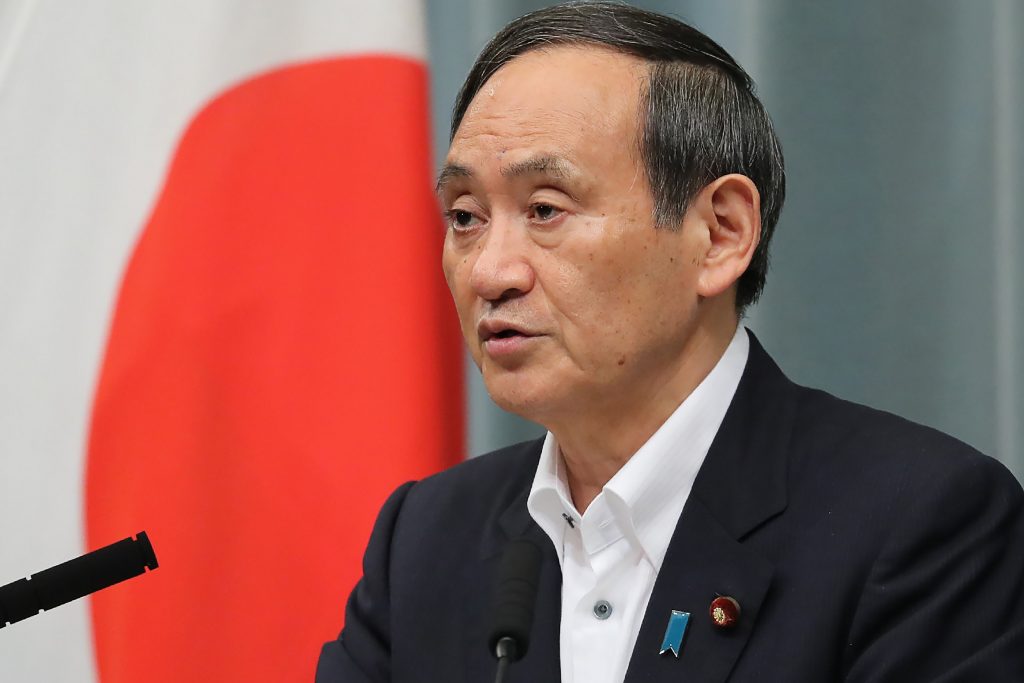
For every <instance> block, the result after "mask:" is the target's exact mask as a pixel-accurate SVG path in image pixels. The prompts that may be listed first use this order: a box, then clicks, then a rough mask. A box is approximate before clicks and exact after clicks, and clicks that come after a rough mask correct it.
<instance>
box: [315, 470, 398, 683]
mask: <svg viewBox="0 0 1024 683" xmlns="http://www.w3.org/2000/svg"><path fill="white" fill-rule="evenodd" d="M413 483H414V482H409V483H407V484H404V485H403V486H401V487H399V488H398V490H396V491H395V492H394V493H392V494H391V497H390V498H388V500H387V502H386V503H384V507H383V508H381V511H380V515H378V517H377V522H376V523H375V524H374V527H373V533H371V534H370V542H369V544H368V545H367V547H366V554H365V555H364V557H363V578H362V579H360V580H359V583H357V584H356V587H355V589H353V591H352V595H351V596H349V599H348V604H347V606H346V608H345V627H344V628H343V629H342V631H341V634H340V635H339V636H338V639H337V640H333V641H331V642H329V643H327V644H325V645H324V646H323V649H322V650H321V652H320V661H319V662H318V663H317V668H316V683H388V681H390V680H391V601H390V558H391V539H392V537H393V535H394V529H395V524H396V522H397V520H398V516H399V513H400V511H401V509H402V504H403V503H404V502H405V497H406V494H408V492H409V489H410V488H411V487H412V486H413Z"/></svg>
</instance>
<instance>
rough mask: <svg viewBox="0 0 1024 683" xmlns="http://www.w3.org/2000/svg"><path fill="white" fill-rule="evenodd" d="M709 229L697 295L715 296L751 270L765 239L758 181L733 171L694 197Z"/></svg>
mask: <svg viewBox="0 0 1024 683" xmlns="http://www.w3.org/2000/svg"><path fill="white" fill-rule="evenodd" d="M693 206H694V208H696V209H697V212H698V215H699V217H700V219H701V223H702V224H703V228H704V230H702V232H704V231H706V233H705V235H706V237H705V240H706V241H705V243H704V248H703V254H702V255H701V259H700V264H699V265H700V273H699V275H698V278H697V294H699V295H700V296H702V297H715V296H718V295H719V294H722V293H723V292H725V291H726V290H728V289H729V288H730V287H732V286H733V285H734V284H735V283H736V281H737V280H739V279H740V276H741V275H743V273H744V272H745V271H746V270H747V267H748V266H749V265H750V260H751V259H752V258H753V257H754V250H755V249H757V243H758V241H759V240H760V239H761V194H760V193H759V192H758V191H757V186H755V185H754V181H752V180H751V179H750V178H748V177H747V176H745V175H740V174H738V173H731V174H729V175H725V176H722V177H721V178H717V179H716V180H714V181H712V182H711V183H709V184H708V185H707V186H705V187H704V189H703V190H701V191H700V192H699V193H698V195H697V197H695V198H694V203H693Z"/></svg>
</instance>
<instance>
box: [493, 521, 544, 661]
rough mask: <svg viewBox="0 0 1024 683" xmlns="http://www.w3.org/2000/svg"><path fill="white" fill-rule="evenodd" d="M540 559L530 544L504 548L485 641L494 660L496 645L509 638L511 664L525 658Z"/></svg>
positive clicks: (524, 542) (523, 542) (516, 543)
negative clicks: (491, 615) (490, 624)
mask: <svg viewBox="0 0 1024 683" xmlns="http://www.w3.org/2000/svg"><path fill="white" fill-rule="evenodd" d="M540 558H541V554H540V548H538V547H537V544H536V543H534V542H533V541H529V540H526V539H519V540H515V541H510V542H509V543H508V544H507V545H506V546H505V552H504V554H503V555H502V556H501V564H500V565H499V567H498V584H497V590H496V593H495V600H494V612H493V619H494V621H493V622H492V624H493V625H492V628H491V633H490V637H489V638H488V641H487V644H488V646H489V647H490V648H491V652H492V653H494V654H495V656H497V647H498V641H499V640H502V639H503V638H511V639H512V641H513V642H514V644H515V646H514V647H512V648H509V650H508V652H507V654H508V656H509V658H510V659H511V660H512V661H516V660H518V659H520V658H521V657H522V656H523V655H525V654H526V649H527V647H528V646H529V644H530V626H531V625H532V623H533V608H534V605H535V604H536V602H537V586H538V584H539V583H540Z"/></svg>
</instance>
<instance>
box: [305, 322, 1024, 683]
mask: <svg viewBox="0 0 1024 683" xmlns="http://www.w3.org/2000/svg"><path fill="white" fill-rule="evenodd" d="M540 448H541V442H540V441H536V442H531V443H525V444H519V445H517V446H512V447H510V448H506V449H504V450H501V451H497V452H495V453H492V454H489V455H485V456H481V457H479V458H475V459H473V460H470V461H468V462H466V463H463V464H460V465H458V466H457V467H454V468H452V469H450V470H448V471H446V472H443V473H441V474H439V475H436V476H434V477H430V478H428V479H425V480H423V481H420V482H418V483H410V484H406V485H405V486H403V487H402V488H400V489H399V490H398V491H396V492H395V493H394V494H393V495H392V496H391V498H390V499H389V500H388V502H387V503H386V504H385V506H384V508H383V510H382V511H381V513H380V517H379V519H378V521H377V524H376V527H375V529H374V531H373V535H372V537H371V539H370V543H369V546H368V548H367V551H366V557H365V561H364V578H363V579H362V580H361V581H360V582H359V584H358V585H357V586H356V588H355V590H354V591H353V593H352V596H351V598H350V599H349V602H348V606H347V609H346V612H345V627H344V630H343V631H342V633H341V635H340V636H339V638H338V639H337V640H336V641H333V642H330V643H328V644H327V645H325V646H324V648H323V651H322V654H321V657H320V662H319V666H318V669H317V676H316V680H317V682H318V683H369V682H371V681H372V682H374V683H384V682H385V681H394V682H395V683H406V682H413V681H415V682H417V683H460V682H465V683H481V682H483V681H491V680H493V679H494V672H495V662H494V659H493V657H492V656H491V654H490V652H489V651H488V648H487V645H486V638H487V625H488V624H487V622H488V608H489V605H490V603H491V594H492V591H493V582H494V575H495V571H496V565H497V562H498V558H499V557H500V554H501V551H502V548H503V546H504V544H505V543H506V542H507V541H508V540H509V539H511V538H516V537H519V536H523V535H526V536H531V535H532V536H533V537H535V538H536V539H537V540H538V542H539V544H540V545H541V547H542V548H543V549H544V561H543V565H542V570H541V587H540V593H539V595H538V604H537V611H536V617H535V621H534V624H533V630H532V633H531V644H530V648H529V651H528V652H527V654H526V656H525V657H524V658H523V659H522V660H521V661H519V662H516V663H514V664H513V665H512V667H511V669H510V676H509V680H510V681H512V682H519V683H558V681H559V680H560V678H559V675H560V674H559V645H558V642H559V636H558V633H559V615H560V601H561V599H560V589H561V574H560V570H559V566H558V561H557V558H556V555H555V552H554V549H553V548H552V547H551V543H550V541H549V540H548V539H547V538H546V536H544V534H543V532H541V531H540V529H539V527H537V525H536V524H535V523H534V522H533V520H532V519H531V518H530V516H529V514H528V513H527V509H526V499H527V494H528V492H529V489H530V484H531V482H532V479H533V474H534V470H535V467H536V463H537V459H538V457H539V454H540ZM718 595H728V596H732V597H734V598H735V599H736V600H737V601H738V602H739V603H740V605H741V607H742V613H741V616H740V620H739V623H738V625H737V626H736V627H734V628H733V629H731V630H721V629H717V628H715V627H714V626H713V624H712V621H711V619H710V617H709V616H708V612H707V611H708V605H709V604H710V602H711V601H712V600H713V599H714V598H715V597H716V596H718ZM672 610H682V611H686V612H690V613H691V614H692V616H691V620H690V626H689V629H688V632H687V634H686V638H685V640H684V642H683V646H682V651H681V653H680V657H679V658H678V659H676V658H675V657H673V656H672V655H671V653H669V654H665V655H659V649H660V645H661V642H662V638H663V636H664V633H665V627H666V625H667V623H668V617H669V613H670V612H671V611H672ZM626 681H627V682H628V683H640V682H641V681H652V682H653V681H664V682H668V681H677V682H681V681H688V682H691V683H722V682H723V681H730V682H732V683H736V682H739V681H759V682H766V683H775V682H779V683H824V682H828V681H849V682H858V683H860V682H867V681H873V682H875V681H877V682H881V681H892V682H894V683H913V682H916V681H930V682H939V681H942V682H944V683H952V682H953V681H964V682H968V681H969V682H975V681H999V682H1004V681H1005V682H1024V494H1022V491H1021V487H1020V485H1019V484H1018V483H1017V481H1016V480H1015V479H1014V478H1013V476H1012V475H1010V474H1009V473H1008V472H1007V471H1006V469H1005V468H1003V467H1002V466H1001V465H1000V464H999V463H997V462H996V461H994V460H992V459H990V458H988V457H986V456H984V455H982V454H980V453H978V452H976V451H974V450H973V449H971V448H970V447H968V446H966V445H964V444H963V443H960V442H958V441H956V440H955V439H952V438H951V437H948V436H945V435H943V434H941V433H939V432H936V431H934V430H931V429H928V428H925V427H921V426H919V425H915V424H912V423H910V422H907V421H905V420H903V419H901V418H898V417H896V416H893V415H890V414H887V413H882V412H878V411H875V410H871V409H869V408H865V407H863V406H859V405H855V404H851V403H848V402H845V401H841V400H839V399H837V398H835V397H833V396H830V395H828V394H825V393H823V392H820V391H815V390H811V389H806V388H803V387H800V386H797V385H795V384H793V383H792V382H790V381H789V380H788V379H787V378H786V377H785V376H784V375H783V374H782V372H781V371H780V370H779V369H778V367H777V366H776V365H775V363H774V362H772V360H771V359H770V358H769V357H768V355H767V354H766V353H765V352H764V350H763V349H762V348H761V346H760V345H759V344H758V343H757V341H756V340H754V339H753V337H752V338H751V349H750V357H749V360H748V362H747V367H746V369H745V371H744V374H743V378H742V380H741V381H740V385H739V387H738V389H737V392H736V396H735V397H734V399H733V401H732V404H731V405H730V407H729V410H728V413H727V414H726V417H725V420H724V422H723V423H722V426H721V429H720V430H719V433H718V435H717V437H716V439H715V441H714V443H713V445H712V446H711V450H710V451H709V453H708V456H707V458H706V460H705V462H704V465H703V467H702V468H701V470H700V472H699V474H698V476H697V479H696V482H695V483H694V487H693V491H692V493H691V495H690V497H689V500H688V501H687V503H686V507H685V508H684V510H683V513H682V515H681V516H680V518H679V523H678V525H677V527H676V530H675V533H674V535H673V537H672V541H671V544H670V546H669V549H668V553H667V555H666V556H665V560H664V563H663V565H662V567H661V571H660V573H659V574H658V578H657V582H656V584H655V586H654V591H653V594H652V595H651V599H650V602H649V604H648V607H647V611H646V614H645V616H644V620H643V624H642V626H641V628H640V632H639V635H638V637H637V640H636V646H635V648H634V649H633V654H632V658H631V660H630V664H629V670H628V672H627V674H626Z"/></svg>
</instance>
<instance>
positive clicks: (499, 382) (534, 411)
mask: <svg viewBox="0 0 1024 683" xmlns="http://www.w3.org/2000/svg"><path fill="white" fill-rule="evenodd" d="M544 384H547V383H544ZM484 386H485V387H486V388H487V393H488V394H490V396H491V400H492V401H494V403H495V404H497V406H498V407H499V408H501V409H502V410H504V411H506V412H509V413H513V414H514V415H518V416H519V417H521V418H523V419H526V420H530V421H532V422H538V423H539V422H541V420H542V416H543V415H544V414H546V413H547V412H548V411H549V410H550V407H551V405H550V404H551V403H552V400H553V399H554V396H552V392H551V387H550V386H537V385H536V383H534V382H531V381H530V379H529V378H528V377H523V376H518V375H517V374H516V373H508V372H502V373H500V375H499V376H498V377H492V376H490V374H489V373H487V372H485V373H484Z"/></svg>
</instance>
